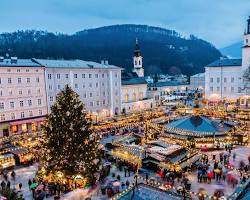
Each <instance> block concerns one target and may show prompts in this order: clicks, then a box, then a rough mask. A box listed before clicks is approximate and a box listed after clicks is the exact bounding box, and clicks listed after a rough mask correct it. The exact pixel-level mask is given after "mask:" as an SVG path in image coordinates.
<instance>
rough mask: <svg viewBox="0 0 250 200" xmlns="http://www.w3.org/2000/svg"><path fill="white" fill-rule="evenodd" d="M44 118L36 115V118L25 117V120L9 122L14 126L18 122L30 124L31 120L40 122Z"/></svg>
mask: <svg viewBox="0 0 250 200" xmlns="http://www.w3.org/2000/svg"><path fill="white" fill-rule="evenodd" d="M44 120H45V117H38V118H33V119H25V120H19V121H15V122H10V125H11V126H15V125H20V124H31V123H33V122H41V121H44Z"/></svg>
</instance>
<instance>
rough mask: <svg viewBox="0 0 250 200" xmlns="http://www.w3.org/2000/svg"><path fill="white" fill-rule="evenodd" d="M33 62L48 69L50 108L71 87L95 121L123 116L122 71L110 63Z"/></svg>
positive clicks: (47, 81)
mask: <svg viewBox="0 0 250 200" xmlns="http://www.w3.org/2000/svg"><path fill="white" fill-rule="evenodd" d="M33 60H34V61H35V62H36V63H39V64H40V65H42V66H44V67H45V81H46V92H47V102H48V108H50V107H51V106H52V105H53V103H54V102H55V100H56V95H57V94H58V92H60V90H62V89H63V88H64V87H65V85H66V84H67V85H69V86H70V87H71V88H72V89H73V90H74V91H75V92H76V93H78V94H79V96H80V98H81V100H82V101H83V103H84V104H85V107H86V109H87V110H88V111H90V114H91V116H92V118H93V120H94V121H99V120H103V119H104V118H106V117H112V116H114V115H118V114H120V112H121V70H122V69H121V68H119V67H116V66H113V65H109V64H108V63H107V62H105V63H104V62H102V64H100V63H96V62H89V61H83V60H43V59H33Z"/></svg>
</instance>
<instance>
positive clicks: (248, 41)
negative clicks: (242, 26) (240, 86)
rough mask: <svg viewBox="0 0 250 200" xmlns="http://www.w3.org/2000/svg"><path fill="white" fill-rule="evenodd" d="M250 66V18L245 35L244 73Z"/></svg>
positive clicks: (243, 49)
mask: <svg viewBox="0 0 250 200" xmlns="http://www.w3.org/2000/svg"><path fill="white" fill-rule="evenodd" d="M249 66H250V16H249V18H248V20H247V29H246V31H245V34H244V45H243V48H242V68H243V71H244V70H246V69H247V68H248V67H249Z"/></svg>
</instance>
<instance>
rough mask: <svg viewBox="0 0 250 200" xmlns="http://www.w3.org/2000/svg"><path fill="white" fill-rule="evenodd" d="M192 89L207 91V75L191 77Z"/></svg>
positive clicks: (201, 74)
mask: <svg viewBox="0 0 250 200" xmlns="http://www.w3.org/2000/svg"><path fill="white" fill-rule="evenodd" d="M190 89H192V90H204V89H205V73H199V74H195V75H193V76H190Z"/></svg>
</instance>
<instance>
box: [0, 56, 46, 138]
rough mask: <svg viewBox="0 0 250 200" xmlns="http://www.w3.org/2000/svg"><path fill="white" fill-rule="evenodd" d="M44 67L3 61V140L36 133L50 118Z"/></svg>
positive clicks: (0, 97) (0, 81)
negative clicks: (15, 134)
mask: <svg viewBox="0 0 250 200" xmlns="http://www.w3.org/2000/svg"><path fill="white" fill-rule="evenodd" d="M44 71H45V69H44V67H42V66H41V65H39V64H37V63H35V62H33V61H32V60H29V59H17V58H16V57H12V58H11V59H4V58H3V57H0V136H9V134H11V133H21V132H24V133H25V132H28V131H36V130H38V129H40V123H41V122H42V121H43V120H44V116H45V115H46V114H47V102H46V101H47V99H46V92H45V80H44Z"/></svg>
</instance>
